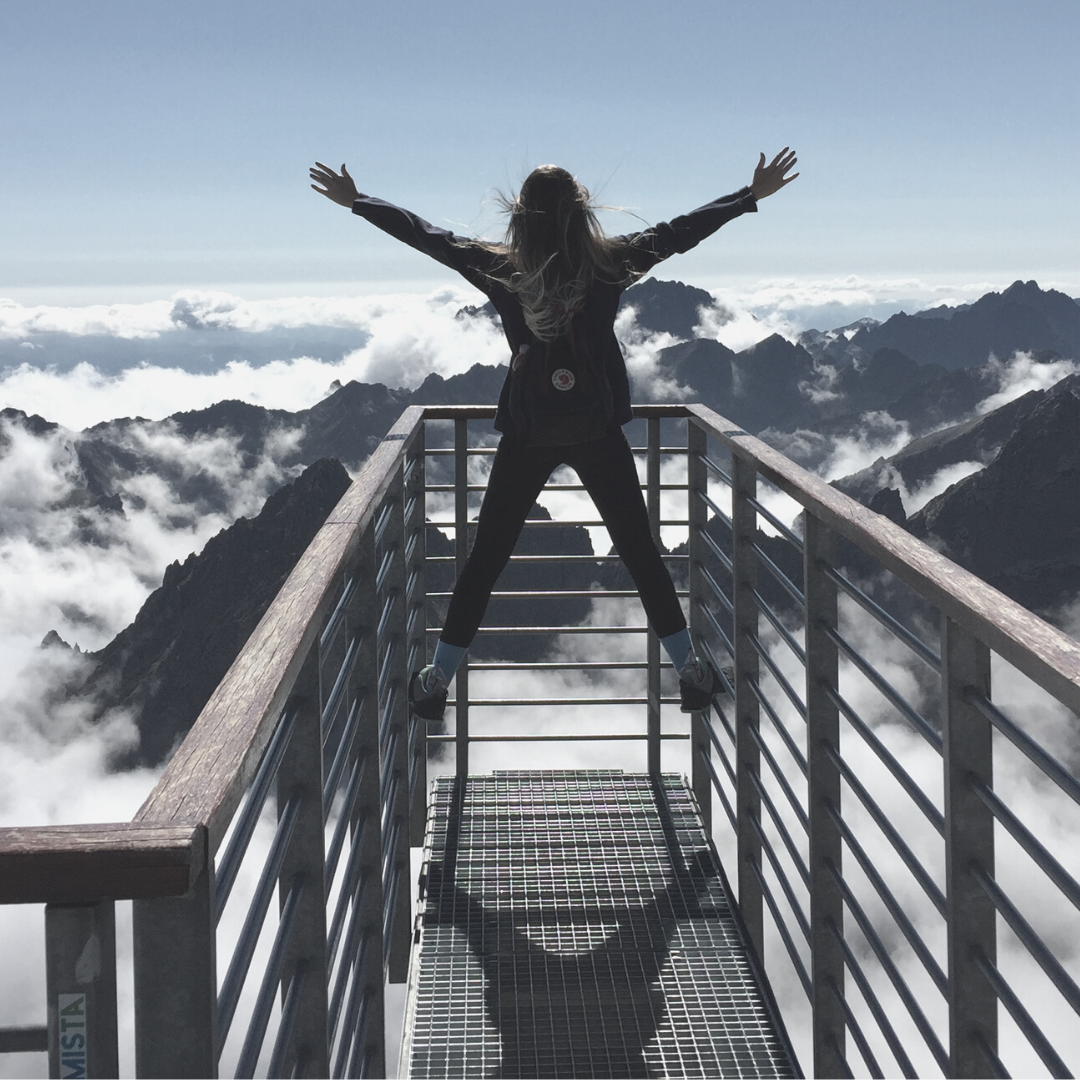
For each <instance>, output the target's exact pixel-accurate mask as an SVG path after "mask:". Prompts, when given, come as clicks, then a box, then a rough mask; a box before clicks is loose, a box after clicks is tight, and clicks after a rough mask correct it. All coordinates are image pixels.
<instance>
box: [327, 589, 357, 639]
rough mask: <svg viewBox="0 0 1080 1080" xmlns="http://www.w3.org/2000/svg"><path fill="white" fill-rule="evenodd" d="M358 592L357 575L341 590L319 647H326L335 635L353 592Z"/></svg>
mask: <svg viewBox="0 0 1080 1080" xmlns="http://www.w3.org/2000/svg"><path fill="white" fill-rule="evenodd" d="M355 592H356V577H355V575H354V576H353V577H350V578H349V579H348V581H346V582H345V585H344V588H342V590H341V597H340V599H339V600H338V602H337V604H336V605H335V606H334V610H333V611H332V612H330V617H329V618H328V619H327V620H326V626H325V627H324V628H323V632H322V633H321V634H320V635H319V648H320V649H325V648H326V643H327V642H328V641H329V640H330V639H331V638H332V637H333V636H334V634H335V632H336V631H337V628H338V626H340V625H341V620H342V619H343V618H345V612H346V611H347V610H348V607H349V604H350V603H351V602H352V598H353V594H354V593H355Z"/></svg>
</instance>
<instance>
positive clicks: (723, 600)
mask: <svg viewBox="0 0 1080 1080" xmlns="http://www.w3.org/2000/svg"><path fill="white" fill-rule="evenodd" d="M701 576H702V577H703V578H704V579H705V584H706V585H708V586H709V592H711V593H712V594H713V596H714V597H716V600H717V601H718V602H719V604H720V606H721V607H722V608H723V609H724V610H725V611H726V612H727V613H728V614H729V615H734V614H735V605H734V604H733V603H732V602H731V600H730V599H729V598H728V595H727V593H726V592H724V590H723V588H722V587H721V585H720V583H719V582H718V581H717V580H716V578H714V577H713V576H712V574H711V573H709V568H708V567H707V566H703V567H702V568H701Z"/></svg>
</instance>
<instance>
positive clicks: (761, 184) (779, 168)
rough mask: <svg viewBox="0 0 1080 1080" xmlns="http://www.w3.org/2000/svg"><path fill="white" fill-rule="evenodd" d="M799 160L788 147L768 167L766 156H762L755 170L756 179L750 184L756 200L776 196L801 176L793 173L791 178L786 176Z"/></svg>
mask: <svg viewBox="0 0 1080 1080" xmlns="http://www.w3.org/2000/svg"><path fill="white" fill-rule="evenodd" d="M797 160H798V158H796V157H795V151H794V150H792V149H790V148H789V147H787V146H785V147H784V149H783V150H781V151H780V153H779V154H777V155H776V157H774V158H773V159H772V161H770V162H769V164H768V165H766V164H765V155H764V154H762V155H761V158H760V159H759V160H758V164H757V168H756V169H755V170H754V179H753V180H752V181H751V182H750V191H751V194H753V196H754V198H755V199H757V200H758V201H759V202H760V201H761V200H762V199H764V198H766V197H767V196H769V195H774V194H775V193H776V192H778V191H779V190H780V189H781V188H782V187H784V185H785V184H790V183H791V181H792V180H794V179H795V177H796V176H798V175H799V174H798V173H792V175H791V176H785V175H784V173H786V172H787V171H788V169H790V168H791V167H792V166H793V165H794V164H795V162H796V161H797Z"/></svg>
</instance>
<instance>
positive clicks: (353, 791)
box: [323, 754, 367, 893]
mask: <svg viewBox="0 0 1080 1080" xmlns="http://www.w3.org/2000/svg"><path fill="white" fill-rule="evenodd" d="M366 771H367V755H366V754H365V755H364V756H363V757H362V758H357V759H356V760H355V761H354V762H353V767H352V772H351V773H350V775H349V786H348V787H347V788H346V789H345V799H344V801H343V802H342V804H341V812H340V813H339V815H338V820H337V824H336V825H335V826H334V835H333V836H332V837H331V839H330V846H329V848H327V851H326V858H325V859H324V861H323V880H324V881H325V882H326V890H325V891H326V892H327V893H329V892H330V887H331V886H332V885H333V883H334V878H335V877H336V876H337V867H338V860H339V859H340V858H341V851H342V848H343V847H344V845H345V834H346V832H347V831H348V830H349V827H350V822H351V820H352V814H353V810H354V809H355V806H356V799H357V796H358V795H359V793H360V787H361V785H362V784H363V780H364V773H365V772H366ZM324 820H325V819H324Z"/></svg>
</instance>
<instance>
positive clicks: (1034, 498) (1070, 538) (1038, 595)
mask: <svg viewBox="0 0 1080 1080" xmlns="http://www.w3.org/2000/svg"><path fill="white" fill-rule="evenodd" d="M1069 383H1070V385H1067V386H1064V387H1062V388H1061V389H1060V390H1059V392H1057V393H1053V392H1048V393H1045V394H1043V395H1041V400H1040V401H1039V402H1038V404H1037V405H1036V407H1035V408H1034V409H1032V410H1031V411H1030V412H1029V413H1028V414H1027V415H1026V416H1024V417H1023V418H1022V419H1021V420H1020V421H1019V422H1018V423H1017V425H1016V429H1015V431H1014V432H1013V433H1012V435H1011V436H1010V438H1009V439H1008V440H1007V441H1006V442H1005V444H1004V446H1002V448H1001V451H1000V453H999V454H998V455H997V457H996V458H995V459H994V460H993V461H992V462H991V463H990V464H989V465H987V466H986V468H985V469H983V470H982V472H979V473H976V474H975V475H974V476H969V477H968V478H967V479H965V480H962V481H960V482H959V483H957V484H954V485H953V486H952V487H950V488H949V489H948V490H947V491H945V492H944V493H943V494H941V495H939V496H938V497H937V498H936V499H934V500H932V501H931V502H929V503H928V504H927V505H926V506H925V507H924V508H923V509H922V510H921V511H920V512H919V513H917V514H915V515H913V516H912V518H911V519H910V522H909V528H910V529H911V531H912V532H913V533H914V534H915V535H916V536H919V537H921V538H923V539H925V540H927V541H928V542H930V543H932V544H934V545H935V546H938V547H940V548H941V550H943V551H944V553H945V554H946V555H948V556H949V557H950V558H951V559H954V560H955V561H956V562H958V563H960V565H961V566H964V567H966V568H967V569H969V570H971V571H972V572H973V573H975V574H978V575H979V577H981V578H984V579H985V580H986V581H988V582H989V583H990V584H991V585H994V586H995V587H996V588H998V589H1000V590H1001V591H1002V592H1004V593H1006V594H1007V595H1009V596H1011V597H1013V599H1015V600H1017V601H1018V602H1019V603H1021V604H1023V605H1024V606H1025V607H1028V608H1031V609H1033V610H1036V611H1040V610H1047V609H1052V608H1054V607H1057V606H1060V605H1061V603H1062V602H1063V601H1064V600H1065V599H1068V598H1072V597H1073V596H1075V595H1077V593H1078V592H1080V385H1078V383H1080V380H1076V379H1075V378H1074V379H1073V380H1069ZM1055 389H1056V388H1055Z"/></svg>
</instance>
